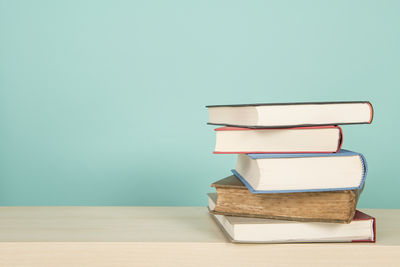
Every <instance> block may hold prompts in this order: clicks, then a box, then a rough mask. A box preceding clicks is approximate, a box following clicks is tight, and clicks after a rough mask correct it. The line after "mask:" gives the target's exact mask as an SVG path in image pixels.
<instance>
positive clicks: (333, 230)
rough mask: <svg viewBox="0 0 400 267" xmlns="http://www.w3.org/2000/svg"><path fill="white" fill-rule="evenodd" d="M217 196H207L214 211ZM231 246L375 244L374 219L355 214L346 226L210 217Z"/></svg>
mask: <svg viewBox="0 0 400 267" xmlns="http://www.w3.org/2000/svg"><path fill="white" fill-rule="evenodd" d="M216 199H217V194H215V193H212V194H208V200H209V206H208V208H209V209H210V210H214V208H215V203H216ZM210 215H211V216H212V217H213V218H214V219H215V221H216V222H217V224H218V225H219V226H220V228H221V229H222V230H223V232H224V233H225V234H226V235H227V237H228V238H229V239H230V241H231V242H234V243H304V242H375V239H376V227H375V218H373V217H371V216H369V215H367V214H365V213H362V212H361V211H358V210H357V211H356V214H355V216H354V218H353V220H352V221H351V222H350V223H349V224H339V223H324V222H297V221H286V220H274V219H260V218H248V217H236V216H226V215H217V214H210Z"/></svg>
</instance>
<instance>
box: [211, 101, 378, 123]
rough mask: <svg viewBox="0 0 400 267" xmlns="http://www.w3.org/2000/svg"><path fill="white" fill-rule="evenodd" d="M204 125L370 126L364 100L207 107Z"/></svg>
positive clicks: (369, 107)
mask: <svg viewBox="0 0 400 267" xmlns="http://www.w3.org/2000/svg"><path fill="white" fill-rule="evenodd" d="M206 107H207V108H208V111H209V122H208V124H215V125H226V126H236V127H255V128H257V127H261V128H281V127H301V126H320V125H338V124H361V123H371V122H372V118H373V108H372V105H371V103H370V102H368V101H354V102H305V103H269V104H248V105H211V106H206Z"/></svg>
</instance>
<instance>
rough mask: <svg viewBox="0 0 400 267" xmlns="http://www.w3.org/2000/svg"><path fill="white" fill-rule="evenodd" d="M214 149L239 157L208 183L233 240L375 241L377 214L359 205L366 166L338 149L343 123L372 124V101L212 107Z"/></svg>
mask: <svg viewBox="0 0 400 267" xmlns="http://www.w3.org/2000/svg"><path fill="white" fill-rule="evenodd" d="M207 108H208V110H209V116H210V118H209V123H208V124H214V125H224V126H225V127H222V128H217V129H215V131H216V146H215V152H214V153H215V154H228V153H229V154H232V153H233V154H238V158H237V163H236V168H235V169H234V170H232V173H233V175H231V176H228V177H226V178H224V179H222V180H219V181H216V182H215V183H213V184H212V185H211V186H212V187H215V189H216V193H210V194H208V196H209V210H210V214H211V215H212V216H213V218H214V219H215V221H216V222H217V223H218V225H219V226H220V227H221V229H222V230H223V231H224V232H225V233H226V235H227V237H228V238H229V239H230V240H231V241H232V242H243V243H253V242H254V243H291V242H356V241H357V242H360V241H365V242H375V218H373V217H371V216H369V215H367V214H365V213H362V212H360V211H358V210H357V209H356V207H357V201H358V198H359V196H360V194H361V192H362V190H363V188H364V184H365V178H366V174H367V163H366V160H365V158H364V156H363V155H362V154H360V153H357V152H352V151H349V150H345V149H341V147H342V142H343V132H342V129H341V128H340V127H339V126H338V125H341V124H362V123H371V121H372V118H373V108H372V105H371V103H369V102H365V101H357V102H317V103H284V104H251V105H218V106H215V105H214V106H207Z"/></svg>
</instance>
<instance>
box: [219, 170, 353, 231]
mask: <svg viewBox="0 0 400 267" xmlns="http://www.w3.org/2000/svg"><path fill="white" fill-rule="evenodd" d="M211 186H212V187H215V189H216V191H217V193H216V194H217V198H216V203H215V208H214V209H213V210H212V211H211V213H213V214H222V215H231V216H242V217H253V218H267V219H284V220H295V221H309V222H335V223H349V222H351V220H352V219H353V217H354V213H355V211H356V206H357V201H358V198H359V195H360V193H361V190H344V191H327V192H303V193H272V194H253V193H251V192H250V191H249V190H248V189H247V187H246V186H245V185H244V184H243V183H242V182H241V181H240V180H239V179H238V178H237V177H236V176H234V175H231V176H228V177H226V178H224V179H221V180H219V181H217V182H215V183H213V184H212V185H211Z"/></svg>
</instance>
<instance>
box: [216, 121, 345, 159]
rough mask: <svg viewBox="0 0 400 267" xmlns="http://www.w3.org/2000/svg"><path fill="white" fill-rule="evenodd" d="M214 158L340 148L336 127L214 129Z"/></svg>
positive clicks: (320, 151)
mask: <svg viewBox="0 0 400 267" xmlns="http://www.w3.org/2000/svg"><path fill="white" fill-rule="evenodd" d="M215 132H216V144H215V151H214V153H215V154H226V153H235V154H239V153H330V152H338V151H339V150H340V147H341V146H342V139H343V137H342V129H341V128H340V127H338V126H320V127H299V128H287V129H262V128H258V129H250V128H238V127H222V128H217V129H215Z"/></svg>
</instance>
